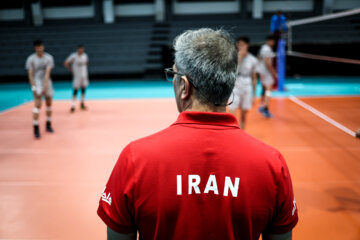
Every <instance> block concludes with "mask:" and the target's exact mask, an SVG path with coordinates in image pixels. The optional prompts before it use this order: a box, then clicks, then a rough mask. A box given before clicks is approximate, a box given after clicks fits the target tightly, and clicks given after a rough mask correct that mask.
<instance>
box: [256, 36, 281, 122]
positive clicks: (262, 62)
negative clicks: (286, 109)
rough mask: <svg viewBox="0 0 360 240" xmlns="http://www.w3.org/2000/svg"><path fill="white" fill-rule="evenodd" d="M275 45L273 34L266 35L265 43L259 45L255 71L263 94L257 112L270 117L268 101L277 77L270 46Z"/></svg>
mask: <svg viewBox="0 0 360 240" xmlns="http://www.w3.org/2000/svg"><path fill="white" fill-rule="evenodd" d="M274 45H275V36H274V35H268V36H267V37H266V43H265V44H264V45H262V46H261V48H260V51H259V54H258V57H259V64H258V67H257V72H258V73H259V75H260V81H261V85H262V86H263V89H264V91H263V95H262V97H261V106H260V108H259V112H260V113H262V114H263V116H264V117H266V118H271V117H272V114H271V113H270V111H269V102H270V99H271V90H272V86H273V84H274V82H275V79H276V78H277V73H276V69H275V68H274V66H273V58H274V57H275V53H274V51H273V50H272V48H273V47H274Z"/></svg>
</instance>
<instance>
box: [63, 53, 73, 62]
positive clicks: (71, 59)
mask: <svg viewBox="0 0 360 240" xmlns="http://www.w3.org/2000/svg"><path fill="white" fill-rule="evenodd" d="M74 58H75V55H74V53H72V54H70V55H69V56H68V57H67V58H66V60H65V62H69V63H70V64H71V63H72V62H73V61H74Z"/></svg>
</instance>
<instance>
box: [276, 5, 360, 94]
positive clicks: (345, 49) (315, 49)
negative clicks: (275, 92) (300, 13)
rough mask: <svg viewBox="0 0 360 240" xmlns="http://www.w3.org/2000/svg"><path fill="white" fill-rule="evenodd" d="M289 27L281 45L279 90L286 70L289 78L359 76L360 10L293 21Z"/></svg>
mask: <svg viewBox="0 0 360 240" xmlns="http://www.w3.org/2000/svg"><path fill="white" fill-rule="evenodd" d="M287 26H288V32H287V34H285V36H284V37H285V38H284V40H283V42H279V45H278V65H279V66H278V75H279V90H281V89H282V86H281V84H282V81H283V80H282V79H281V77H282V75H283V76H284V75H285V70H286V72H287V73H288V75H290V76H291V75H317V76H320V75H323V76H344V75H347V76H349V75H351V76H354V75H357V76H359V75H360V72H359V65H360V57H359V56H358V54H357V53H358V51H359V50H358V49H360V8H357V9H352V10H347V11H342V12H337V13H331V14H326V15H322V16H317V17H310V18H304V19H299V20H293V21H289V22H288V23H287ZM285 40H286V42H285ZM286 48H287V49H286ZM285 56H287V57H286V63H285ZM283 78H285V76H284V77H283Z"/></svg>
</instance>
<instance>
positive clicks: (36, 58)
mask: <svg viewBox="0 0 360 240" xmlns="http://www.w3.org/2000/svg"><path fill="white" fill-rule="evenodd" d="M34 49H35V53H33V54H31V55H30V56H29V57H28V58H27V60H26V64H25V68H26V69H27V70H28V78H29V82H30V85H31V90H32V92H33V95H34V104H35V107H34V109H33V125H34V136H35V138H40V130H39V111H40V108H41V101H42V97H43V96H44V97H45V102H46V116H47V119H46V131H47V132H50V133H52V132H54V130H53V128H52V126H51V115H52V109H51V105H52V96H53V94H54V89H53V86H52V81H51V78H50V73H51V69H53V68H54V58H53V57H52V56H51V55H50V54H48V53H46V52H45V46H44V44H43V42H42V41H41V40H36V41H34Z"/></svg>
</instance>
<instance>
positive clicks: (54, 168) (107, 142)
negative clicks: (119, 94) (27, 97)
mask: <svg viewBox="0 0 360 240" xmlns="http://www.w3.org/2000/svg"><path fill="white" fill-rule="evenodd" d="M301 100H302V101H303V102H305V103H307V104H309V105H310V106H312V107H314V108H316V109H317V110H318V111H320V112H322V113H323V114H325V115H327V116H328V117H330V118H332V119H334V120H335V121H337V122H339V123H340V124H342V125H343V126H345V127H347V128H349V129H351V130H352V131H356V129H358V128H360V97H331V98H325V97H316V98H302V99H301ZM88 106H89V110H88V111H80V110H77V111H76V112H75V113H73V114H71V113H70V112H69V108H70V101H55V102H54V106H53V109H54V116H53V126H54V129H55V133H54V134H47V133H45V131H44V129H45V126H44V125H45V109H44V107H43V108H42V110H41V115H40V130H41V131H42V132H41V133H42V137H41V139H40V140H35V139H34V138H33V133H32V120H31V111H32V107H33V105H32V103H26V104H24V105H21V106H18V107H16V108H13V109H11V110H8V111H5V112H3V113H1V114H0V133H1V134H0V216H1V217H0V239H105V236H106V227H105V225H104V224H103V223H102V221H101V220H100V218H99V217H98V216H97V214H96V210H97V206H98V201H99V198H100V195H101V193H102V191H103V189H104V186H105V184H106V181H107V179H108V177H109V175H110V173H111V170H112V168H113V166H114V164H115V162H116V160H117V157H118V155H119V153H120V152H121V150H122V149H123V148H124V146H125V145H126V144H127V143H129V142H130V141H132V140H135V139H137V138H140V137H143V136H146V135H149V134H151V133H153V132H156V131H158V130H161V129H163V128H165V127H167V126H169V125H170V124H171V123H172V122H174V121H175V120H176V117H177V114H178V113H177V110H176V105H175V101H174V100H173V99H134V100H90V101H88ZM271 111H272V113H273V114H274V118H272V119H264V118H263V117H262V116H261V115H260V114H259V113H258V112H257V109H256V108H254V109H253V110H252V111H251V112H250V113H249V117H248V124H247V128H246V131H247V132H248V133H249V134H250V135H252V136H254V137H256V138H258V139H260V140H262V141H264V142H266V143H268V144H270V145H272V146H274V147H275V148H278V149H279V150H280V151H281V152H282V154H283V155H284V157H285V159H286V161H287V163H288V166H289V169H290V172H291V175H292V181H293V185H294V191H295V197H296V201H297V205H298V209H299V223H298V225H297V227H296V228H295V229H294V231H293V236H294V237H293V239H306V240H312V239H314V240H358V239H360V139H356V138H354V137H353V136H350V135H349V134H347V133H345V132H343V131H341V130H340V129H338V128H337V127H335V126H333V125H332V124H330V123H328V122H326V121H324V120H323V119H321V118H319V117H318V116H316V115H314V114H313V113H312V112H310V111H308V110H306V109H304V108H302V107H300V106H299V105H297V104H295V103H294V102H293V101H291V100H289V99H288V98H277V99H273V100H272V102H271Z"/></svg>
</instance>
